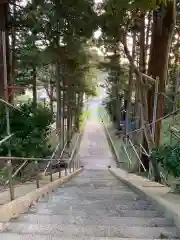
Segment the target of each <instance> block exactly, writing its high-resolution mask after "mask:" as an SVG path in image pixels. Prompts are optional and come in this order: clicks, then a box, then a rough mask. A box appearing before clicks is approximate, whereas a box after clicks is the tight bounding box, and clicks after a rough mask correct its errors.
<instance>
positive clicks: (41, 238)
mask: <svg viewBox="0 0 180 240" xmlns="http://www.w3.org/2000/svg"><path fill="white" fill-rule="evenodd" d="M7 239H8V240H35V239H36V240H130V238H117V237H116V238H113V237H86V236H81V237H80V238H79V237H75V238H74V237H73V238H72V237H63V236H58V237H56V236H53V237H52V236H50V235H39V234H36V236H34V235H33V234H23V235H19V234H15V233H13V234H12V233H1V240H7ZM167 239H169V240H175V239H172V238H166V240H167ZM132 240H151V239H150V238H133V239H132ZM156 240H162V238H156Z"/></svg>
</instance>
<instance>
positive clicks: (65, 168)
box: [64, 162, 67, 176]
mask: <svg viewBox="0 0 180 240" xmlns="http://www.w3.org/2000/svg"><path fill="white" fill-rule="evenodd" d="M66 164H67V163H66V162H65V164H64V170H65V176H67V165H66Z"/></svg>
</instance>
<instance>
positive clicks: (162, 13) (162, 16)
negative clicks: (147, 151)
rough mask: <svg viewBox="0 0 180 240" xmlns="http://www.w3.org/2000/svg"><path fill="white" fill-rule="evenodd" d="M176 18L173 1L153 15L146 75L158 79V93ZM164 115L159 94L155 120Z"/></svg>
mask: <svg viewBox="0 0 180 240" xmlns="http://www.w3.org/2000/svg"><path fill="white" fill-rule="evenodd" d="M175 17H176V3H175V1H167V3H166V5H164V4H161V6H160V8H159V9H158V10H157V11H154V13H153V26H152V41H151V50H150V61H149V68H148V75H150V76H152V77H153V78H154V79H156V78H157V77H159V93H164V92H165V85H166V78H167V69H168V60H169V53H170V47H171V41H172V35H173V30H174V24H175ZM154 91H155V90H154V87H152V88H151V89H150V90H149V92H148V107H149V108H148V115H149V121H150V122H152V119H153V102H154ZM163 115H164V96H163V95H162V94H159V97H158V106H157V119H158V118H161V117H163ZM160 134H161V121H158V122H157V124H156V132H155V142H156V146H157V147H158V146H159V145H160Z"/></svg>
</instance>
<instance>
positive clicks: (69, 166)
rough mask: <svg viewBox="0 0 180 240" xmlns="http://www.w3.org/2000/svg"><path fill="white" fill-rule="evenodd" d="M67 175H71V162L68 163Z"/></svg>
mask: <svg viewBox="0 0 180 240" xmlns="http://www.w3.org/2000/svg"><path fill="white" fill-rule="evenodd" d="M69 173H71V162H69Z"/></svg>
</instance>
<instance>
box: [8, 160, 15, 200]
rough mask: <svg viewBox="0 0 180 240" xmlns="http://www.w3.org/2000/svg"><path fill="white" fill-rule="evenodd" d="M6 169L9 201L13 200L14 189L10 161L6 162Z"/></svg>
mask: <svg viewBox="0 0 180 240" xmlns="http://www.w3.org/2000/svg"><path fill="white" fill-rule="evenodd" d="M7 167H8V178H9V193H10V199H11V201H12V200H14V188H13V179H12V163H11V160H9V161H8V162H7Z"/></svg>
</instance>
